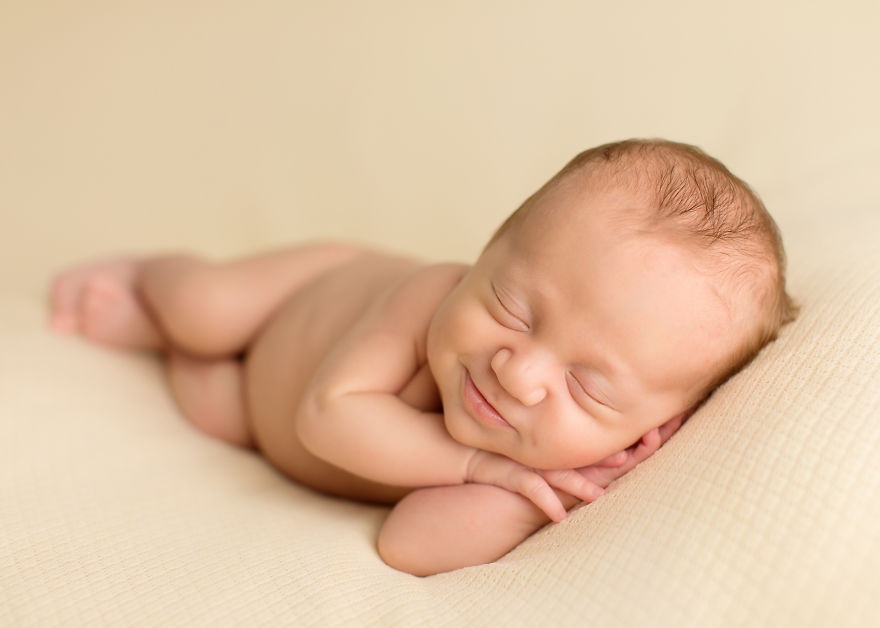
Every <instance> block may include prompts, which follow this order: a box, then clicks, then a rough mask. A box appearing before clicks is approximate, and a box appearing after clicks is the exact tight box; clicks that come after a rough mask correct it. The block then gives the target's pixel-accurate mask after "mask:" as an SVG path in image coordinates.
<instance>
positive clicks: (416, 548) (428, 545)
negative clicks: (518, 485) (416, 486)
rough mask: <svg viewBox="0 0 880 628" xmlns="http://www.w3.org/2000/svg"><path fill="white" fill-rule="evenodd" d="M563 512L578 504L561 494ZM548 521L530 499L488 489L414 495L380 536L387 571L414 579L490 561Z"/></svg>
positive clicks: (464, 488)
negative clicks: (391, 568)
mask: <svg viewBox="0 0 880 628" xmlns="http://www.w3.org/2000/svg"><path fill="white" fill-rule="evenodd" d="M560 498H561V499H562V500H563V503H564V504H565V507H566V508H571V507H572V506H574V505H575V504H576V503H577V501H578V500H577V499H575V498H573V497H571V496H570V495H569V496H567V495H562V494H560ZM548 521H549V519H548V518H547V516H546V515H545V514H544V513H543V512H542V511H541V510H539V509H538V508H537V507H535V505H534V504H532V503H531V502H530V501H529V500H528V499H526V498H524V497H522V496H521V495H518V494H516V493H511V492H509V491H506V490H504V489H501V488H498V487H495V486H489V485H486V484H465V485H461V486H442V487H436V488H427V489H421V490H418V491H414V492H412V493H410V494H409V495H407V496H406V497H405V498H404V499H403V500H402V501H400V502H399V503H398V504H397V505H396V506H395V507H394V509H393V510H392V511H391V514H390V515H389V516H388V519H387V520H386V521H385V524H384V525H383V526H382V530H381V532H380V533H379V540H378V549H379V554H380V555H381V556H382V559H383V560H384V561H385V562H386V563H388V564H389V565H390V566H392V567H394V568H395V569H399V570H401V571H406V572H408V573H411V574H414V575H417V576H428V575H433V574H436V573H441V572H444V571H451V570H453V569H460V568H462V567H469V566H472V565H482V564H486V563H490V562H493V561H495V560H497V559H499V558H501V557H502V556H504V555H505V554H506V553H507V552H509V551H510V550H512V549H513V548H514V547H516V546H517V545H519V544H520V543H521V542H522V541H524V540H525V539H526V538H527V537H528V536H529V535H531V534H532V533H533V532H535V530H537V529H538V528H540V527H541V526H543V525H545V524H546V523H548Z"/></svg>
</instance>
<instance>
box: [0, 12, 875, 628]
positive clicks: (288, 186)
mask: <svg viewBox="0 0 880 628" xmlns="http://www.w3.org/2000/svg"><path fill="white" fill-rule="evenodd" d="M878 32H880V5H878V4H877V3H876V2H873V1H867V0H866V1H861V2H860V1H855V0H845V1H841V2H793V1H785V2H764V1H758V0H745V1H743V2H736V3H732V2H731V3H706V2H696V1H688V0H670V1H668V2H664V3H656V2H649V1H647V0H645V1H641V2H634V1H622V2H613V3H612V2H604V3H599V2H565V1H562V0H555V1H550V2H537V1H535V2H524V1H523V2H519V1H513V2H510V1H508V2H489V1H486V2H470V1H468V2H465V1H452V2H442V3H426V2H404V1H402V0H401V1H399V2H390V1H387V0H386V1H382V0H378V1H372V2H356V1H354V0H351V1H345V2H343V1H339V0H337V1H328V2H292V1H291V2H287V1H282V0H254V1H251V2H247V3H245V2H231V1H219V2H204V1H198V0H177V1H172V0H152V1H151V0H129V1H125V0H121V1H118V0H116V1H111V0H82V1H80V2H76V3H69V2H60V1H57V2H50V1H43V0H36V1H24V0H0V625H11V626H28V625H35V626H43V625H65V626H68V625H132V624H146V625H187V626H190V625H212V626H216V625H253V624H268V625H277V624H289V625H328V624H347V625H363V624H375V625H388V624H391V625H414V624H416V625H418V624H423V623H424V624H428V625H572V626H577V625H597V626H612V625H613V626H644V625H658V626H682V625H691V626H700V628H705V627H707V626H756V625H761V626H774V627H775V626H792V627H797V628H801V627H803V626H829V625H834V626H859V627H861V626H865V625H871V624H872V623H873V624H875V625H876V621H877V620H876V595H877V592H878V591H880V579H878V573H880V571H878V570H880V465H878V463H877V454H876V452H877V451H878V449H880V422H878V416H880V247H878V246H877V239H878V236H880V185H878V178H880V176H878V173H880V124H878V122H877V120H878V113H877V112H878V111H880V84H878V83H880V82H878V80H877V77H878V76H880V38H878V35H877V34H878ZM629 136H665V137H670V138H672V139H678V140H683V141H688V142H693V143H696V144H699V145H700V146H702V147H704V148H705V149H707V150H708V151H709V152H710V153H712V154H714V155H715V156H717V157H719V158H721V159H722V160H723V161H725V162H726V163H727V164H728V165H729V166H730V167H731V168H732V169H733V170H734V171H735V172H736V173H738V174H740V175H741V176H743V177H744V178H745V179H746V180H748V181H749V182H750V183H752V185H753V186H754V187H755V188H756V189H757V190H758V192H759V193H760V194H761V195H762V196H763V198H764V199H765V201H766V202H767V204H768V206H769V207H770V209H771V211H772V212H773V213H774V214H775V215H776V216H777V218H778V220H779V222H780V224H781V226H782V228H783V232H784V235H785V240H786V243H787V246H788V249H789V252H790V262H791V264H790V265H791V284H792V290H793V291H794V293H795V295H796V296H797V297H798V298H799V299H800V301H801V302H802V303H803V305H804V311H803V315H802V317H801V319H800V320H798V321H797V322H796V323H795V324H794V325H792V326H791V327H790V328H788V329H787V330H786V331H785V333H784V334H783V336H782V337H781V338H780V340H779V341H778V342H777V343H775V344H774V345H773V346H772V347H770V348H769V349H768V350H767V351H766V352H764V353H763V354H762V355H761V356H760V357H759V359H758V360H757V361H756V362H755V363H754V364H753V365H752V366H751V367H750V368H749V369H748V370H747V371H745V372H744V373H742V374H741V375H739V376H738V377H736V378H734V379H733V380H731V381H730V382H729V383H728V384H727V385H726V386H725V387H724V388H722V389H721V390H719V391H718V393H717V394H716V395H715V396H714V397H713V398H712V400H711V401H710V403H708V404H707V405H706V406H705V407H704V408H703V409H702V410H701V411H700V413H699V414H698V415H697V416H696V417H695V418H694V420H693V421H691V422H690V423H689V424H688V425H687V426H686V427H685V429H683V430H682V432H680V433H679V434H678V435H677V436H676V437H675V438H674V439H673V440H672V441H671V442H670V443H669V444H668V445H667V446H666V447H665V448H664V449H663V450H662V451H661V452H660V454H658V455H657V456H655V457H654V458H652V459H651V460H650V461H649V462H648V463H646V464H645V465H643V466H642V467H640V468H639V469H637V470H636V471H635V472H633V473H632V474H630V475H629V476H627V477H626V478H625V479H624V480H623V481H621V482H620V483H618V484H617V485H616V486H615V487H614V488H613V490H612V491H611V492H610V493H609V495H608V496H607V497H606V498H605V499H603V500H602V501H601V502H599V503H598V504H596V505H595V506H593V507H590V508H584V509H581V510H580V511H578V512H577V513H576V514H575V515H574V516H573V517H572V518H571V519H570V520H569V521H568V522H567V523H566V524H564V525H561V526H552V527H549V528H547V529H545V530H543V531H541V532H540V533H538V534H537V535H535V536H534V537H533V538H532V539H530V540H529V541H528V542H527V543H525V544H524V545H523V546H521V547H520V548H518V549H517V550H515V551H514V552H512V553H511V554H510V555H509V556H507V557H505V558H504V559H503V560H501V561H500V562H499V563H497V564H495V565H488V566H482V567H477V568H473V569H468V570H463V571H460V572H456V573H452V574H446V575H442V576H438V577H435V578H428V579H424V580H420V579H416V578H412V577H409V576H406V575H403V574H399V573H396V572H393V571H392V570H390V569H389V568H387V567H386V566H385V565H384V564H382V563H381V561H380V560H379V559H378V557H377V556H376V554H375V551H374V549H373V541H374V538H375V534H376V531H377V529H378V526H379V525H380V523H381V520H382V517H383V516H384V511H383V509H381V508H374V507H366V506H362V505H358V504H350V503H346V502H340V501H334V500H330V499H326V498H323V497H320V496H317V495H314V494H312V493H309V492H308V491H305V490H303V489H301V488H299V487H296V486H293V485H291V484H290V483H288V482H286V481H284V480H283V479H282V478H280V477H279V476H277V475H276V474H274V473H273V472H272V471H271V470H269V469H268V468H267V467H266V466H265V465H264V464H263V463H262V461H260V460H259V459H258V458H256V457H254V456H252V455H250V454H247V453H244V452H239V451H234V450H231V449H229V448H227V447H225V446H223V445H222V444H221V443H215V442H212V441H209V440H208V439H205V438H203V437H201V436H200V435H198V434H197V433H195V432H194V431H193V430H192V429H190V428H189V426H187V425H186V423H185V422H184V421H183V420H182V418H181V417H180V416H179V414H178V413H177V412H176V410H175V409H174V407H173V405H172V404H171V402H170V400H169V398H168V395H167V392H166V390H165V388H164V385H163V382H162V378H161V373H160V370H159V368H158V364H157V363H156V361H155V360H152V359H149V358H146V357H144V356H133V355H124V354H118V353H114V352H110V351H104V350H101V349H97V348H95V347H92V346H88V345H86V344H84V343H81V342H78V341H76V340H75V339H60V338H57V337H54V336H52V335H49V334H47V333H46V332H45V330H44V329H43V302H42V300H43V296H44V290H45V286H46V283H47V281H48V278H49V277H50V276H51V273H52V272H53V269H55V268H57V267H58V266H59V265H61V264H64V263H67V262H69V261H71V260H75V259H79V258H81V257H90V256H93V255H98V254H103V253H107V252H111V251H114V252H115V251H120V250H138V251H149V250H154V249H158V248H168V247H174V248H178V247H187V248H194V249H197V250H201V251H204V252H207V253H210V254H216V255H226V254H235V253H240V252H244V251H249V250H253V249H255V248H261V247H265V246H269V245H275V244H283V243H286V242H290V241H294V240H299V239H305V238H313V237H342V238H354V239H358V240H361V241H365V242H372V243H375V244H378V245H383V246H390V247H395V248H398V249H401V250H405V251H409V252H414V253H419V254H423V255H426V256H429V257H433V258H459V259H468V258H471V257H472V256H473V255H474V254H475V253H476V252H477V251H478V250H479V247H480V245H481V244H482V242H483V241H484V240H485V239H486V238H487V236H488V235H489V233H490V232H491V231H492V229H493V228H494V226H495V225H496V224H497V223H498V222H499V221H500V220H501V219H502V218H503V217H504V216H505V215H506V214H507V213H508V212H509V211H511V210H512V209H513V208H514V207H515V206H516V205H517V204H518V203H519V202H520V201H521V200H522V199H523V198H525V197H526V196H527V195H528V194H529V193H530V192H531V191H533V190H534V189H535V188H536V187H537V186H538V185H539V184H540V183H542V182H543V181H544V180H545V179H546V178H547V177H549V176H550V175H551V174H552V173H553V172H555V171H556V170H557V169H558V168H559V167H560V166H561V165H562V164H563V163H564V162H565V161H566V160H567V159H568V158H570V157H571V156H572V155H573V154H574V153H576V152H578V151H579V150H581V149H583V148H585V147H588V146H591V145H595V144H598V143H600V142H605V141H609V140H613V139H619V138H623V137H629Z"/></svg>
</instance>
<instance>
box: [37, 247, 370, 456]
mask: <svg viewBox="0 0 880 628" xmlns="http://www.w3.org/2000/svg"><path fill="white" fill-rule="evenodd" d="M359 252H360V251H359V249H357V248H355V247H350V246H345V245H332V244H318V245H310V246H301V247H297V248H291V249H287V250H282V251H276V252H272V253H268V254H264V255H259V256H255V257H250V258H245V259H242V260H237V261H233V262H226V263H213V262H209V261H206V260H203V259H200V258H197V257H193V256H184V255H168V256H162V257H156V258H151V259H145V260H138V259H111V260H106V261H102V262H98V263H93V264H88V265H84V266H80V267H77V268H74V269H72V270H70V271H67V272H64V273H62V274H61V275H59V277H58V278H57V279H56V280H55V282H54V283H53V287H52V299H51V300H52V312H51V318H50V322H51V325H52V326H53V327H54V328H56V329H59V330H62V331H69V332H78V333H82V334H83V335H84V336H86V337H88V338H89V339H91V340H94V341H96V342H100V343H103V344H111V345H116V346H123V347H131V348H142V349H157V350H160V351H162V352H164V353H166V354H167V355H168V374H169V379H170V383H171V389H172V392H173V394H174V397H175V399H176V401H177V402H178V404H179V405H180V407H181V409H182V410H183V412H184V414H185V415H186V416H187V418H189V419H190V420H191V421H192V422H193V424H194V425H196V426H197V427H198V428H199V429H201V430H202V431H204V432H206V433H208V434H210V435H212V436H215V437H218V438H222V439H223V440H226V441H228V442H231V443H234V444H238V445H242V446H250V445H251V439H250V433H249V430H248V428H247V422H246V416H245V411H244V394H243V390H242V376H241V365H240V362H239V360H238V357H239V356H240V354H242V353H244V352H246V350H247V349H248V347H249V345H250V343H251V341H252V340H253V338H254V337H255V336H256V334H257V333H258V331H259V330H260V329H261V328H262V327H263V325H264V324H265V323H266V321H267V320H268V319H269V317H270V316H271V315H272V314H273V313H274V312H275V310H276V309H277V308H278V307H279V306H281V305H282V304H283V303H284V302H285V300H287V299H288V298H289V297H290V295H291V294H293V293H294V292H295V291H296V290H297V289H299V288H300V287H302V285H304V284H305V283H307V282H309V281H310V280H311V279H313V278H314V277H316V276H318V275H319V274H321V273H323V272H325V271H326V270H329V269H330V268H332V267H333V266H336V265H339V264H341V263H344V262H346V261H348V260H350V259H352V258H353V257H354V256H355V255H357V254H358V253H359Z"/></svg>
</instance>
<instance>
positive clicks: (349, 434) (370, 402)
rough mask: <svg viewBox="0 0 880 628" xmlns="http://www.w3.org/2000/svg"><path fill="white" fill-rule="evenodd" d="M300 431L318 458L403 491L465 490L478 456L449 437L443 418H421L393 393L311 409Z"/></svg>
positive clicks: (343, 398)
mask: <svg viewBox="0 0 880 628" xmlns="http://www.w3.org/2000/svg"><path fill="white" fill-rule="evenodd" d="M297 430H298V434H299V437H300V439H301V441H302V443H303V445H304V446H305V447H306V448H307V449H309V450H310V451H311V452H312V453H313V454H315V455H316V456H318V457H320V458H322V459H324V460H326V461H327V462H330V463H332V464H334V465H336V466H338V467H340V468H342V469H345V470H346V471H349V472H350V473H354V474H356V475H360V476H362V477H364V478H367V479H370V480H373V481H376V482H383V483H385V484H394V485H398V486H440V485H451V484H461V483H462V482H464V481H465V477H466V471H467V464H468V461H469V460H470V457H471V456H472V455H473V453H474V450H473V449H471V448H468V447H465V446H463V445H461V444H460V443H458V442H456V441H454V440H453V439H452V438H451V437H450V436H449V434H448V433H447V431H446V428H445V426H444V424H443V417H442V415H440V414H436V413H427V412H421V411H419V410H416V409H415V408H412V407H411V406H409V405H407V404H405V403H403V402H402V401H400V399H398V398H397V397H395V396H394V395H390V394H387V393H350V394H345V395H340V396H337V397H333V398H331V399H324V400H321V401H315V402H313V403H310V404H307V409H306V410H305V411H304V412H303V413H302V414H301V416H299V417H298V418H297Z"/></svg>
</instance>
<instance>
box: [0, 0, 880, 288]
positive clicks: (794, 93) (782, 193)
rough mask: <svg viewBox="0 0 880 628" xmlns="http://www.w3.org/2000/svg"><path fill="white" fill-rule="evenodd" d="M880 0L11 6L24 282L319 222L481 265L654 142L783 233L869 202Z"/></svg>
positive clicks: (5, 16)
mask: <svg viewBox="0 0 880 628" xmlns="http://www.w3.org/2000/svg"><path fill="white" fill-rule="evenodd" d="M876 6H877V5H876V3H873V2H870V1H868V0H865V1H862V2H858V1H855V2H854V1H852V0H850V1H845V2H834V3H831V2H808V3H796V2H769V3H768V2H758V1H751V2H737V3H705V2H697V1H694V2H688V1H676V2H671V3H670V2H667V3H655V2H632V1H624V2H616V3H593V2H564V1H557V2H550V3H546V2H520V1H517V2H476V3H475V2H469V1H459V2H444V3H411V2H403V1H400V2H389V1H387V0H385V1H374V2H354V1H339V0H335V1H328V2H284V1H281V0H279V1H277V2H272V1H269V0H257V1H255V2H248V3H240V2H229V1H227V2H210V3H207V2H196V1H192V0H184V1H155V2H146V1H142V2H137V1H128V2H119V1H116V0H106V1H100V0H89V1H86V2H77V3H68V2H46V1H42V0H37V1H13V0H3V2H2V3H0V212H2V214H0V219H2V220H0V224H2V232H3V235H2V238H3V242H2V244H3V246H2V247H0V250H2V253H0V254H2V255H3V258H2V260H3V262H4V263H3V264H0V267H2V269H0V272H2V275H0V281H2V282H3V283H4V284H6V283H8V282H13V283H21V284H23V283H25V279H24V278H23V277H22V275H21V272H22V271H23V269H24V268H27V269H37V268H38V269H39V270H40V271H41V272H42V273H45V272H46V268H47V267H49V266H54V265H57V264H58V263H60V262H62V261H64V260H66V259H67V258H71V257H73V258H75V257H79V256H83V255H91V254H93V253H96V252H102V251H104V250H107V249H124V248H129V247H135V248H152V247H166V246H191V247H196V248H198V249H201V250H209V251H211V252H215V253H218V254H225V253H234V252H240V251H242V250H248V249H251V248H253V247H254V246H261V245H264V244H266V243H283V242H289V241H291V240H296V239H299V238H304V237H312V236H332V237H353V238H358V239H362V240H366V241H370V242H377V243H382V244H388V245H391V246H395V247H398V248H402V249H405V250H411V251H417V252H423V253H425V254H428V255H430V256H432V257H456V258H465V259H467V258H470V257H471V256H472V255H473V254H474V253H475V252H476V251H477V250H478V248H479V245H480V244H481V243H482V242H483V241H484V240H485V238H486V237H487V235H488V233H489V232H490V231H491V229H492V228H493V226H494V225H495V224H496V223H498V222H499V221H500V219H501V218H502V217H503V216H504V215H505V214H506V213H507V212H509V211H511V210H512V209H513V208H514V207H515V206H516V205H517V204H518V203H519V202H520V201H521V200H522V199H523V198H524V197H525V196H527V195H528V194H529V193H530V192H531V191H533V189H534V188H536V187H537V186H538V185H539V184H540V183H541V182H543V181H544V180H545V179H546V178H547V177H549V175H550V174H552V173H553V172H554V171H555V170H557V169H558V168H559V167H560V166H561V165H562V164H563V163H564V162H565V161H566V160H567V159H568V158H570V157H571V156H572V155H573V154H575V153H576V152H578V151H579V150H581V149H583V148H586V147H588V146H591V145H594V144H597V143H601V142H604V141H609V140H613V139H619V138H622V137H629V136H666V137H671V138H674V139H679V140H682V141H688V142H693V143H697V144H699V145H701V146H703V147H704V148H706V149H707V150H709V151H710V152H711V153H713V154H715V155H717V156H719V157H720V158H721V159H722V160H724V161H725V162H727V163H728V164H729V165H730V167H731V168H732V169H733V170H734V171H736V172H738V173H740V174H741V175H742V176H743V177H744V178H746V179H747V180H748V181H750V182H751V183H752V184H753V185H754V186H755V187H756V188H757V190H758V191H759V192H760V193H761V194H762V195H763V196H764V198H765V200H766V201H767V203H768V204H769V206H770V207H771V208H772V209H773V210H774V211H775V212H776V213H777V214H778V215H779V216H780V221H781V222H783V223H785V222H786V221H787V220H788V215H789V214H791V213H798V212H804V211H807V210H818V211H820V212H827V211H829V209H828V208H829V203H834V205H835V207H841V206H845V207H850V206H856V207H864V206H865V205H866V203H867V202H868V201H876V200H877V198H878V195H880V189H878V186H877V185H876V167H877V150H878V149H877V132H876V127H877V112H878V111H880V87H878V85H880V81H877V80H876V77H877V76H880V67H878V65H880V60H878V46H877V43H876V42H877V32H878V31H877V29H878V21H880V20H878V10H877V9H876ZM829 171H831V172H833V175H834V176H833V177H826V176H825V175H826V174H827V173H828V172H829ZM13 260H14V263H13ZM35 276H36V275H34V274H33V272H32V271H31V270H28V275H27V280H26V283H30V282H31V281H32V280H33V279H34V277H35Z"/></svg>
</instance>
